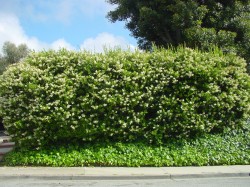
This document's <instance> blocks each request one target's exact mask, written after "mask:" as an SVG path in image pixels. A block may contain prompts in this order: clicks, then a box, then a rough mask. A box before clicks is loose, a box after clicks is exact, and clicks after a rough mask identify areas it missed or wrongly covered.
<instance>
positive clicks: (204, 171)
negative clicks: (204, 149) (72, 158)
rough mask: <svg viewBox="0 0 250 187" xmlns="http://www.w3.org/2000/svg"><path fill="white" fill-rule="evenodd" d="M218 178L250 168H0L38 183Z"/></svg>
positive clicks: (5, 174) (0, 172)
mask: <svg viewBox="0 0 250 187" xmlns="http://www.w3.org/2000/svg"><path fill="white" fill-rule="evenodd" d="M218 177H250V166H249V165H245V166H212V167H211V166H207V167H161V168H153V167H152V168H149V167H148V168H119V167H114V168H105V167H103V168H102V167H96V168H89V167H82V168H81V167H79V168H77V167H74V168H48V167H44V168H42V167H37V168H36V167H30V168H18V167H0V180H1V179H9V180H11V179H40V180H145V179H147V180H150V179H188V178H218Z"/></svg>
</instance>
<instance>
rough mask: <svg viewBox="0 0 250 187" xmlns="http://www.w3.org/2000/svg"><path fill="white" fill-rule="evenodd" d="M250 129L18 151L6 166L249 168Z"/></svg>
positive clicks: (9, 158) (7, 158) (12, 155)
mask: <svg viewBox="0 0 250 187" xmlns="http://www.w3.org/2000/svg"><path fill="white" fill-rule="evenodd" d="M249 139H250V128H249V127H248V128H247V129H245V130H240V131H235V130H234V131H231V130H230V131H229V132H227V133H224V134H223V135H206V136H204V137H200V138H198V139H193V140H189V141H187V140H184V139H182V140H171V141H168V142H167V143H166V144H164V145H158V146H152V145H149V144H145V143H133V144H131V143H109V144H105V143H96V144H93V143H90V144H81V145H74V144H73V145H72V144H70V145H68V146H66V145H64V146H60V147H51V148H49V149H42V150H27V149H16V150H14V151H13V152H11V153H9V154H8V155H7V156H6V157H5V159H4V162H3V164H2V165H6V166H54V167H72V166H129V167H138V166H141V167H142V166H156V167H162V166H212V165H242V164H243V165H244V164H246V165H249V164H250V149H249Z"/></svg>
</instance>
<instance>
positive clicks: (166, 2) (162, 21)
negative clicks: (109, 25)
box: [108, 0, 250, 73]
mask: <svg viewBox="0 0 250 187" xmlns="http://www.w3.org/2000/svg"><path fill="white" fill-rule="evenodd" d="M108 2H109V3H110V4H114V5H116V8H115V10H112V11H110V12H109V13H108V18H109V19H110V20H111V21H112V22H115V21H126V27H127V28H128V29H129V30H130V31H131V33H132V36H134V37H135V38H136V39H137V40H138V45H139V47H140V48H142V49H149V48H151V47H152V43H154V44H155V45H157V46H161V47H168V46H169V45H172V46H177V45H179V44H183V43H186V45H187V46H189V47H192V48H194V47H199V48H200V49H201V50H208V48H209V47H210V46H211V45H217V46H219V47H220V48H221V49H222V50H223V51H224V52H228V53H231V52H234V53H237V54H238V55H240V56H241V57H243V58H245V59H246V60H247V62H248V66H249V68H250V52H249V51H250V1H249V0H151V1H148V0H133V1H126V0H108ZM249 73H250V69H249Z"/></svg>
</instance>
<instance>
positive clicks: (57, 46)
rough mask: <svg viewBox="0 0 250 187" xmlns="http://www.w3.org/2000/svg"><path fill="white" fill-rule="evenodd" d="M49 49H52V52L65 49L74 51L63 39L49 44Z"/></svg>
mask: <svg viewBox="0 0 250 187" xmlns="http://www.w3.org/2000/svg"><path fill="white" fill-rule="evenodd" d="M51 48H52V49H54V50H58V49H61V48H66V49H68V50H74V49H75V48H74V47H73V46H72V45H71V44H70V43H68V42H66V41H65V40H64V39H63V38H61V39H58V40H56V41H54V42H53V43H52V44H51Z"/></svg>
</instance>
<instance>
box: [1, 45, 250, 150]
mask: <svg viewBox="0 0 250 187" xmlns="http://www.w3.org/2000/svg"><path fill="white" fill-rule="evenodd" d="M245 66H246V63H245V61H244V60H243V59H241V58H238V57H236V56H234V55H223V54H222V53H221V52H220V51H218V50H214V51H212V52H209V53H202V52H199V51H197V50H191V49H188V48H178V49H175V50H163V49H155V51H154V52H151V53H150V52H140V51H137V52H129V51H126V52H124V51H120V50H113V51H107V52H105V53H104V54H92V53H88V52H72V51H66V50H60V51H58V52H55V51H44V52H39V53H33V54H31V55H30V56H29V57H28V58H27V59H26V60H25V61H24V62H22V63H19V64H17V65H13V66H11V67H10V68H9V69H8V70H7V71H6V72H5V73H4V74H3V75H2V76H1V78H0V115H1V116H3V119H4V124H5V127H6V128H7V130H8V132H9V133H10V134H11V135H12V136H13V138H14V140H15V141H17V143H19V144H22V145H27V146H36V147H39V146H44V145H48V143H49V142H54V143H60V142H62V141H69V142H70V141H73V140H77V141H79V140H83V141H88V142H89V141H95V142H96V141H121V142H125V141H129V142H133V141H137V140H140V141H147V142H151V143H154V142H155V143H161V142H164V141H165V140H166V139H168V138H172V137H174V138H175V137H193V136H196V135H201V134H205V133H210V132H221V131H222V130H223V129H224V128H227V127H229V128H238V127H241V126H242V124H243V123H244V122H245V121H246V118H247V117H248V115H249V106H250V77H249V76H248V75H247V74H246V72H245V71H246V67H245Z"/></svg>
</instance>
